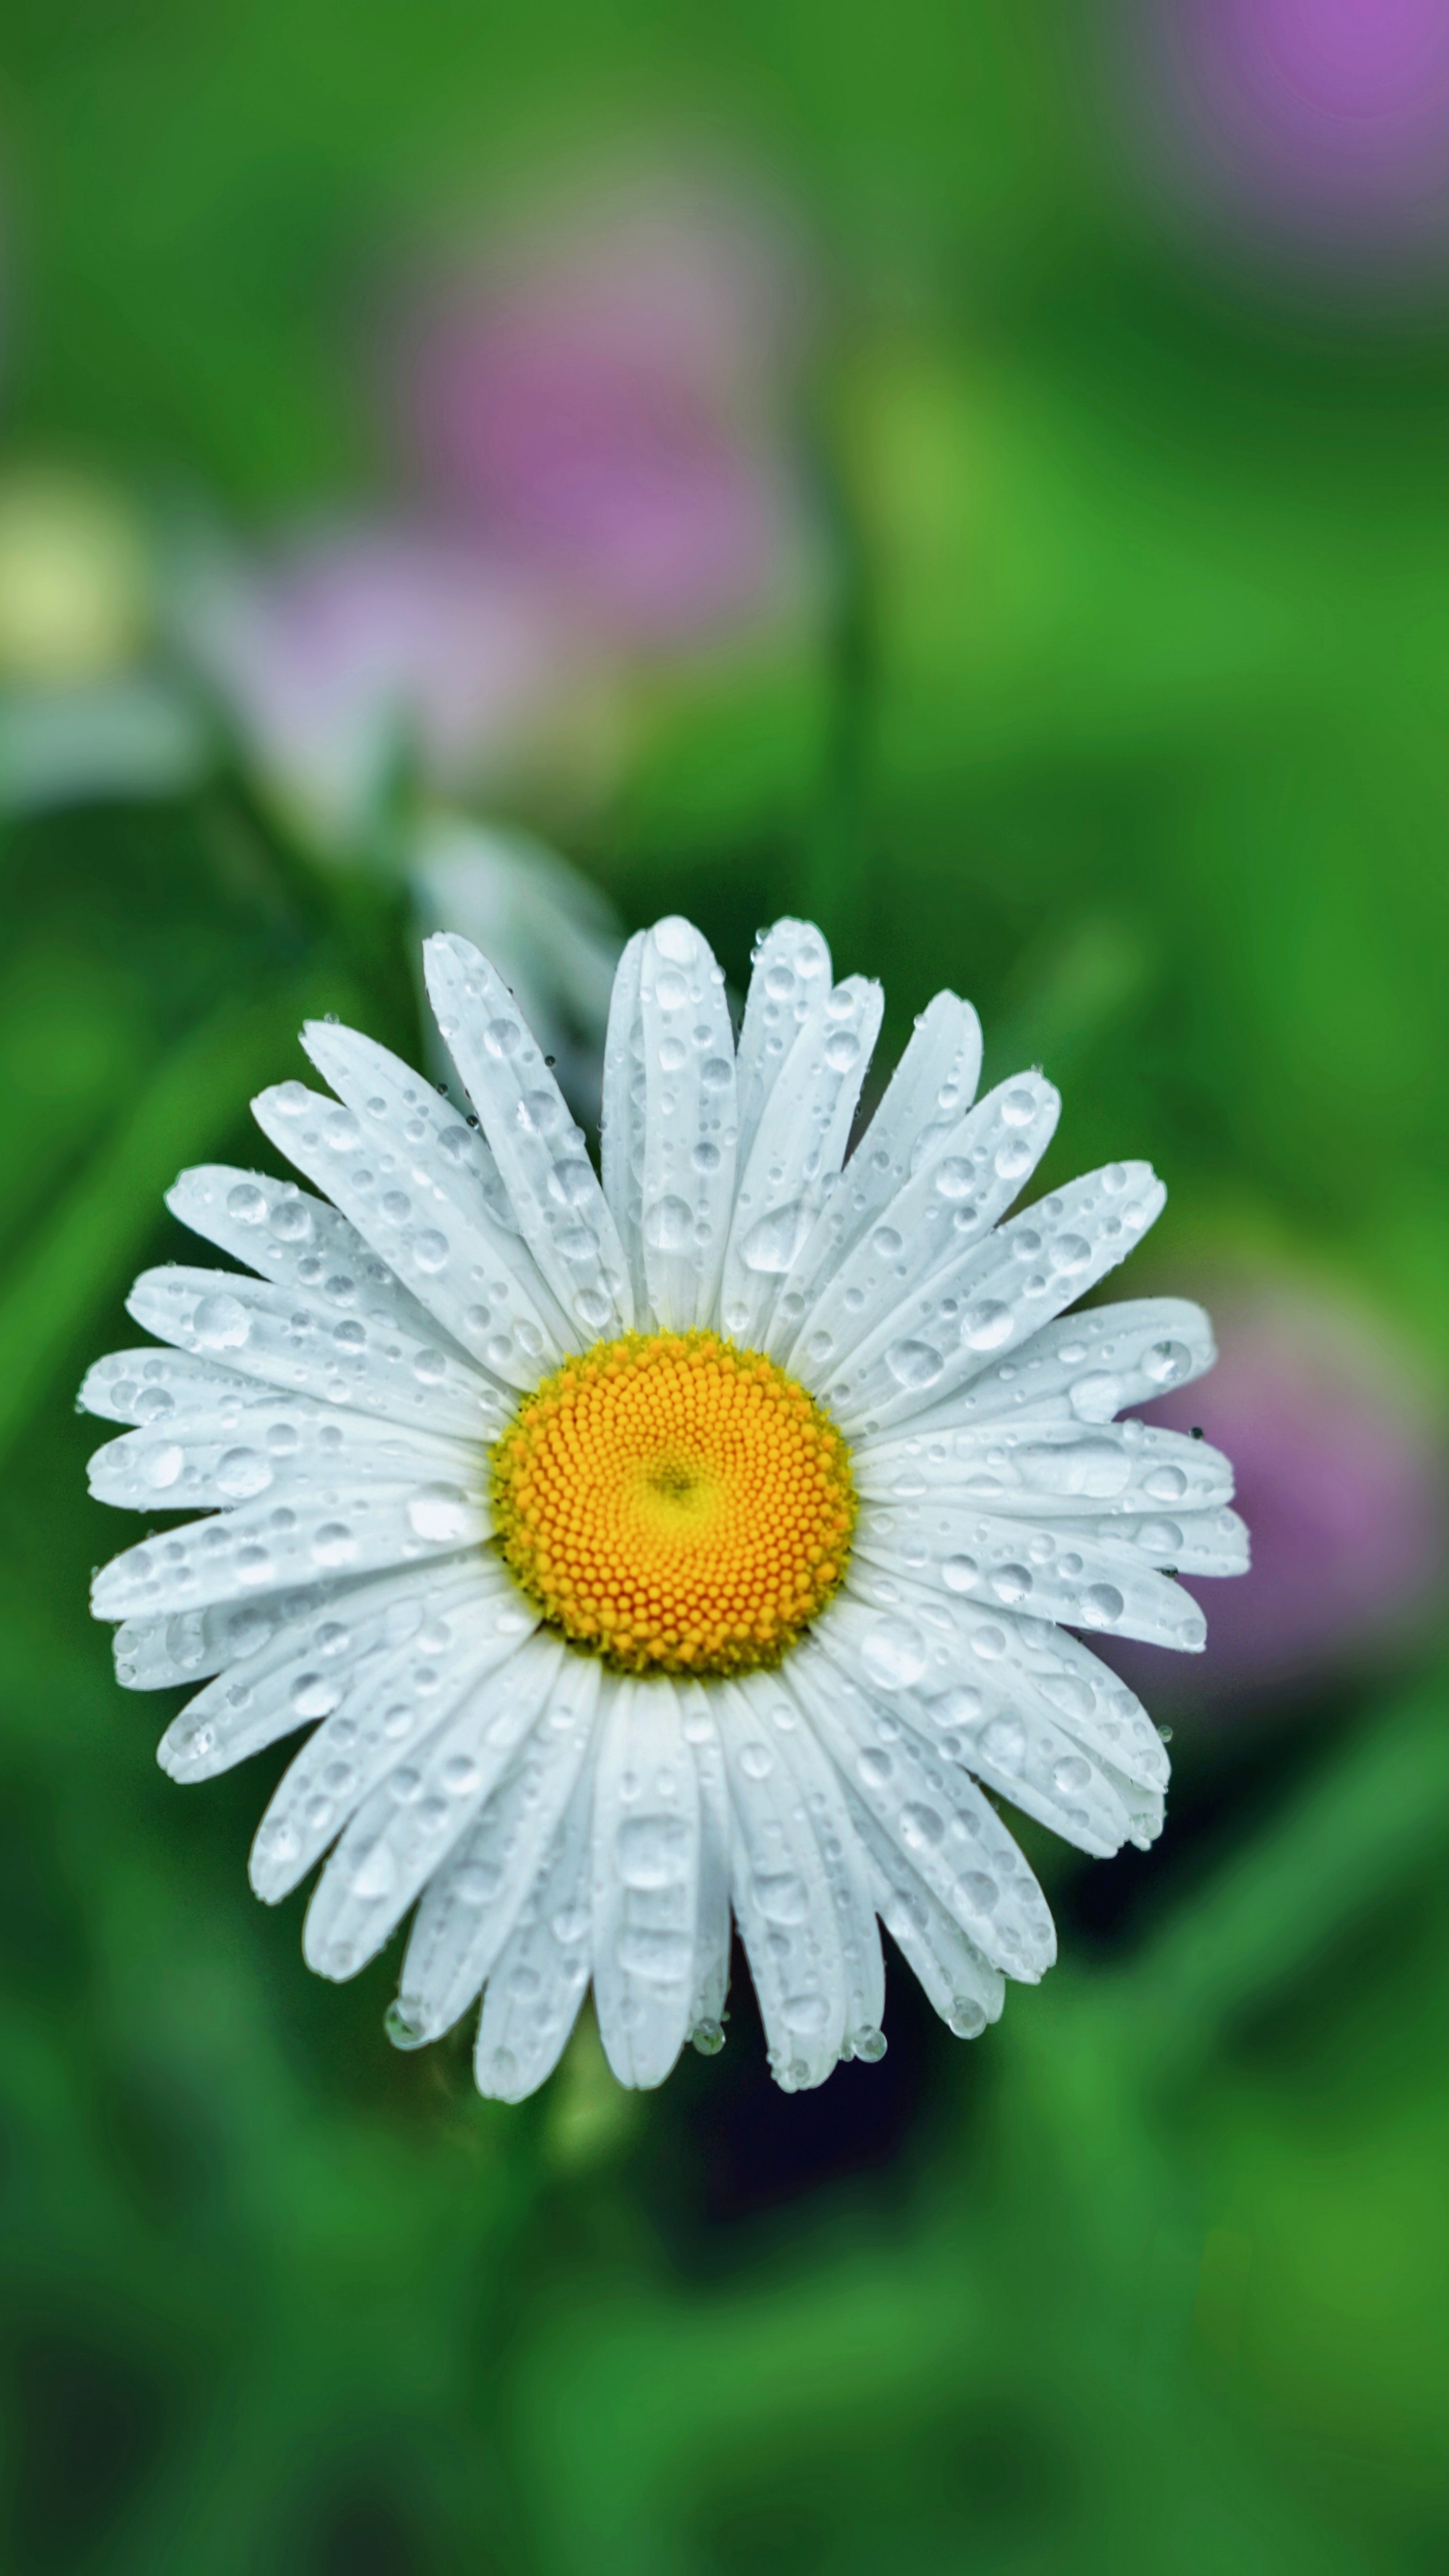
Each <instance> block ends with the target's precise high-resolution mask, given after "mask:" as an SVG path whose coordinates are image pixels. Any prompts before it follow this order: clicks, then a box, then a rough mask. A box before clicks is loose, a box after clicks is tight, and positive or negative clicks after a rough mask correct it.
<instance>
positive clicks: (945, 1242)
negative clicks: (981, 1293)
mask: <svg viewBox="0 0 1449 2576" xmlns="http://www.w3.org/2000/svg"><path fill="white" fill-rule="evenodd" d="M1060 1109H1061V1102H1060V1099H1059V1098H1058V1095H1057V1093H1056V1092H1055V1091H1054V1090H1053V1089H1052V1086H1051V1084H1050V1083H1049V1082H1043V1080H1042V1078H1041V1075H1040V1074H1039V1073H1025V1074H1018V1075H1016V1076H1015V1077H1014V1078H1013V1080H1012V1081H1010V1082H1003V1083H1001V1084H999V1085H998V1086H997V1088H996V1090H995V1091H992V1092H988V1094H987V1096H986V1098H985V1099H984V1100H983V1101H981V1102H980V1103H979V1104H978V1105H977V1107H976V1108H975V1109H973V1110H971V1111H970V1112H969V1114H968V1115H967V1116H966V1117H964V1118H963V1119H961V1120H960V1121H959V1122H958V1123H957V1124H956V1125H955V1126H953V1127H949V1128H947V1130H946V1132H945V1134H944V1135H940V1134H936V1133H934V1132H933V1134H932V1137H931V1142H930V1145H929V1148H928V1150H926V1151H925V1152H923V1153H922V1154H921V1155H920V1157H919V1159H918V1160H917V1161H916V1163H915V1165H914V1168H913V1170H912V1172H911V1174H910V1175H909V1177H908V1178H907V1179H906V1180H905V1182H904V1183H903V1185H902V1187H901V1188H900V1189H899V1190H898V1191H897V1193H896V1195H895V1197H894V1198H893V1199H892V1200H891V1201H890V1203H889V1205H888V1206H887V1207H886V1208H885V1209H884V1210H883V1212H882V1214H881V1217H880V1220H879V1222H878V1223H876V1224H875V1225H873V1226H872V1227H871V1229H870V1231H869V1233H868V1234H866V1235H865V1236H864V1237H863V1238H862V1239H861V1240H860V1241H859V1242H858V1243H856V1244H855V1245H854V1247H853V1248H852V1250H851V1251H850V1252H849V1253H848V1254H847V1255H846V1257H845V1259H844V1260H843V1261H842V1262H841V1264H840V1267H839V1269H838V1270H837V1271H836V1272H835V1274H834V1276H833V1277H832V1278H831V1279H829V1280H828V1281H827V1282H826V1284H825V1286H824V1287H823V1288H822V1289H821V1291H820V1293H819V1294H818V1296H816V1297H814V1298H813V1299H812V1300H811V1301H810V1303H809V1305H808V1307H807V1309H806V1311H805V1313H804V1315H803V1317H802V1318H801V1320H800V1322H799V1324H798V1326H797V1328H796V1331H795V1333H794V1334H793V1335H792V1336H790V1337H789V1339H787V1340H785V1341H783V1342H781V1341H780V1339H779V1334H778V1330H777V1334H776V1337H775V1338H776V1342H777V1344H778V1348H779V1355H780V1356H781V1357H782V1358H784V1359H785V1361H786V1365H787V1366H788V1367H790V1368H792V1369H794V1370H795V1371H796V1372H797V1373H798V1374H799V1375H801V1376H802V1377H804V1378H805V1381H806V1383H807V1385H810V1386H812V1387H815V1386H822V1385H825V1384H826V1383H827V1382H828V1381H829V1379H830V1378H831V1377H833V1376H834V1375H836V1374H838V1372H839V1370H840V1368H841V1366H842V1365H843V1364H844V1363H845V1362H847V1361H848V1360H849V1358H850V1355H851V1353H852V1352H853V1351H856V1350H858V1349H859V1348H860V1346H861V1344H862V1343H863V1342H864V1341H866V1340H867V1339H868V1337H869V1335H870V1334H871V1333H873V1332H874V1331H875V1329H876V1327H877V1325H879V1324H880V1323H882V1322H883V1321H884V1320H885V1319H886V1318H887V1317H889V1316H891V1315H894V1314H896V1313H898V1312H899V1311H900V1309H901V1308H902V1307H903V1306H905V1305H906V1304H907V1303H908V1302H909V1300H910V1299H912V1298H913V1297H915V1296H917V1295H918V1294H919V1292H920V1291H921V1289H922V1288H923V1287H924V1286H925V1285H926V1283H927V1281H928V1280H932V1279H934V1278H935V1277H936V1276H937V1275H938V1273H940V1272H941V1271H943V1270H946V1269H948V1268H951V1267H958V1266H959V1265H960V1263H961V1261H962V1258H963V1256H964V1255H965V1253H966V1252H967V1251H969V1249H970V1247H971V1246H972V1245H973V1244H976V1243H980V1242H981V1241H982V1239H983V1238H984V1237H985V1236H986V1235H987V1234H989V1232H990V1230H991V1228H992V1227H993V1226H994V1225H996V1224H997V1223H998V1222H999V1220H1000V1219H1001V1218H1002V1217H1003V1216H1004V1215H1005V1213H1006V1211H1007V1209H1008V1208H1009V1207H1010V1205H1011V1203H1012V1201H1013V1199H1015V1198H1017V1197H1018V1196H1019V1195H1020V1192H1021V1190H1022V1187H1023V1185H1024V1183H1025V1181H1026V1179H1027V1177H1028V1175H1029V1174H1030V1173H1031V1172H1033V1171H1034V1170H1035V1168H1036V1166H1037V1164H1038V1162H1039V1161H1040V1160H1041V1157H1042V1155H1043V1154H1044V1153H1045V1152H1046V1149H1047V1146H1048V1145H1049V1144H1050V1142H1051V1139H1052V1134H1053V1131H1054V1129H1055V1127H1056V1123H1057V1118H1058V1115H1059V1113H1060ZM795 1285H796V1283H795V1281H794V1280H793V1279H792V1280H791V1282H790V1286H791V1289H792V1291H793V1290H794V1288H795Z"/></svg>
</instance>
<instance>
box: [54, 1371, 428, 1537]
mask: <svg viewBox="0 0 1449 2576" xmlns="http://www.w3.org/2000/svg"><path fill="white" fill-rule="evenodd" d="M232 1384H233V1386H234V1387H236V1388H237V1389H238V1390H240V1391H241V1392H242V1393H243V1395H244V1398H245V1400H244V1401H243V1402H242V1403H240V1404H236V1403H232V1404H227V1405H225V1406H223V1407H221V1408H220V1409H218V1410H215V1411H213V1412H211V1413H210V1414H209V1415H208V1414H205V1413H195V1414H192V1415H191V1416H190V1417H189V1418H188V1419H187V1421H186V1423H185V1425H184V1427H183V1428H182V1429H180V1430H177V1429H173V1427H172V1426H171V1425H170V1424H169V1423H167V1424H164V1425H163V1427H162V1428H161V1429H160V1430H157V1431H128V1432H126V1433H125V1435H124V1436H123V1437H122V1438H121V1439H119V1440H108V1441H107V1443H106V1445H105V1447H104V1448H103V1449H98V1450H97V1451H96V1452H95V1455H94V1456H93V1457H92V1459H91V1460H90V1465H89V1477H90V1489H91V1492H92V1493H93V1494H94V1496H95V1498H96V1500H97V1502H100V1503H115V1504H117V1505H121V1506H126V1507H129V1508H130V1509H131V1510H133V1511H157V1510H161V1511H168V1512H172V1511H208V1510H219V1511H220V1510H225V1509H226V1508H227V1507H228V1505H230V1504H233V1503H237V1502H242V1501H246V1502H252V1501H255V1500H256V1499H257V1497H258V1496H259V1495H262V1494H266V1495H268V1496H269V1497H270V1499H271V1501H272V1502H273V1503H274V1504H276V1503H281V1502H285V1501H292V1500H295V1498H296V1496H297V1495H298V1493H299V1492H300V1493H303V1494H305V1493H306V1492H307V1490H308V1489H309V1488H310V1487H311V1485H312V1484H313V1483H314V1482H315V1481H316V1480H317V1479H318V1478H320V1477H326V1476H332V1477H338V1476H342V1475H345V1476H347V1478H348V1479H349V1480H351V1481H355V1482H356V1483H358V1484H388V1485H397V1484H401V1483H404V1482H407V1483H410V1484H424V1483H437V1482H438V1481H439V1479H442V1480H444V1481H451V1482H453V1483H455V1484H461V1483H463V1482H464V1481H465V1480H471V1479H473V1478H474V1477H475V1475H476V1471H477V1465H478V1448H477V1443H476V1441H472V1442H470V1441H463V1440H445V1439H443V1438H441V1437H440V1436H439V1435H438V1434H436V1433H432V1434H429V1433H427V1432H424V1431H419V1430H417V1429H415V1428H414V1427H413V1426H412V1425H411V1424H408V1425H406V1426H404V1425H402V1424H400V1423H386V1422H377V1421H373V1420H370V1419H369V1417H368V1416H367V1415H366V1414H360V1413H342V1412H339V1411H338V1410H337V1408H336V1407H335V1406H333V1405H330V1404H329V1405H323V1404H318V1403H317V1402H316V1401H315V1400H314V1399H306V1398H303V1399H300V1400H299V1399H298V1398H297V1397H295V1396H285V1395H276V1394H268V1393H266V1392H264V1391H260V1392H259V1391H258V1389H257V1388H256V1387H255V1386H248V1385H247V1383H246V1380H245V1379H240V1378H234V1379H233V1380H232Z"/></svg>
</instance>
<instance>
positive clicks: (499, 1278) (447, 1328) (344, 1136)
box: [254, 1027, 574, 1387]
mask: <svg viewBox="0 0 1449 2576" xmlns="http://www.w3.org/2000/svg"><path fill="white" fill-rule="evenodd" d="M308 1039H309V1043H310V1044H311V1046H312V1050H313V1052H314V1054H315V1055H316V1056H318V1057H319V1058H320V1059H321V1060H322V1062H323V1064H324V1066H325V1069H326V1070H327V1072H328V1077H329V1079H330V1080H331V1081H332V1082H333V1083H334V1085H336V1086H337V1087H339V1088H345V1089H346V1091H348V1092H349V1093H350V1094H351V1095H352V1098H351V1101H350V1102H343V1103H338V1102H336V1101H329V1100H328V1099H326V1098H325V1096H324V1095H322V1094H321V1093H318V1092H313V1091H309V1090H308V1089H307V1086H306V1084H305V1083H301V1082H288V1083H282V1084H281V1085H280V1086H279V1087H278V1088H277V1089H276V1090H273V1091H266V1092H263V1093H262V1095H261V1097H260V1098H259V1099H258V1100H257V1101H256V1103H255V1104H254V1107H255V1114H256V1117H257V1120H258V1122H259V1124H260V1125H261V1127H262V1128H263V1130H264V1131H265V1133H266V1134H267V1135H269V1136H270V1137H271V1139H272V1141H273V1143H274V1144H275V1145H277V1146H278V1147H279V1149H280V1150H281V1151H282V1152H283V1153H285V1154H286V1155H287V1156H288V1157H289V1159H290V1160H291V1161H292V1162H294V1163H296V1164H297V1166H298V1167H299V1169H300V1170H302V1171H304V1172H305V1173H306V1174H307V1175H308V1177H309V1179H311V1180H314V1181H315V1182H316V1183H317V1185H318V1186H319V1188H321V1189H324V1190H326V1192H327V1194H328V1196H329V1198H331V1199H334V1200H335V1201H336V1203H337V1205H338V1207H339V1208H340V1209H342V1210H343V1212H344V1213H345V1214H346V1216H347V1217H348V1218H349V1219H350V1220H351V1222H352V1223H353V1224H354V1225H355V1226H356V1228H357V1229H358V1231H359V1233H360V1234H361V1235H363V1236H364V1237H365V1239H366V1241H367V1242H368V1243H369V1245H371V1246H372V1247H373V1248H374V1250H375V1252H376V1253H377V1255H378V1256H379V1257H380V1258H381V1259H382V1260H383V1261H384V1262H385V1264H386V1265H387V1267H388V1268H389V1270H390V1271H391V1273H392V1274H393V1275H394V1276H395V1277H396V1278H397V1279H399V1280H400V1281H401V1282H402V1283H403V1284H404V1286H406V1287H407V1288H409V1289H410V1290H411V1292H412V1294H413V1295H414V1297H415V1298H416V1300H417V1302H418V1304H419V1305H420V1306H421V1307H422V1308H423V1309H424V1310H425V1311H426V1313H427V1314H428V1316H429V1317H430V1318H431V1319H432V1330H433V1332H434V1334H436V1332H437V1329H438V1327H439V1326H441V1327H442V1328H443V1330H444V1332H445V1333H446V1334H447V1335H448V1337H449V1338H450V1340H451V1341H452V1342H454V1343H456V1344H457V1346H458V1347H459V1348H460V1349H462V1350H464V1351H466V1352H468V1354H469V1355H470V1357H471V1358H472V1359H473V1360H474V1361H475V1362H477V1363H479V1364H480V1365H481V1366H482V1367H483V1368H484V1369H486V1370H487V1371H488V1372H489V1373H490V1374H491V1375H492V1376H493V1377H495V1378H497V1379H498V1380H499V1381H501V1382H502V1383H503V1384H505V1385H509V1386H515V1387H522V1386H526V1385H530V1384H532V1383H533V1381H534V1380H535V1379H536V1378H537V1376H538V1375H539V1373H540V1371H541V1370H542V1369H543V1368H544V1367H546V1366H552V1365H553V1364H554V1363H555V1361H556V1358H557V1357H558V1355H560V1354H561V1352H562V1351H563V1350H564V1349H566V1348H567V1347H568V1344H569V1341H570V1339H571V1337H572V1335H573V1332H574V1326H573V1324H572V1322H571V1320H570V1319H569V1317H568V1316H567V1314H566V1313H565V1312H564V1311H562V1310H561V1309H560V1307H559V1305H558V1303H557V1301H556V1300H555V1299H554V1298H553V1297H551V1296H550V1295H549V1293H548V1290H547V1288H546V1287H545V1285H544V1283H543V1281H542V1280H541V1279H540V1277H539V1275H538V1270H537V1265H536V1264H535V1262H534V1260H533V1258H532V1255H531V1253H530V1252H529V1249H528V1247H527V1245H526V1244H524V1243H523V1242H522V1241H521V1239H520V1237H519V1234H518V1231H517V1228H516V1226H515V1224H514V1222H513V1217H512V1212H511V1210H510V1209H509V1206H508V1201H507V1197H506V1194H505V1193H504V1191H503V1189H502V1186H501V1183H500V1181H499V1178H498V1173H497V1168H496V1165H495V1164H494V1162H493V1158H492V1156H491V1154H490V1153H489V1150H488V1147H487V1145H486V1143H485V1142H484V1140H483V1138H482V1137H481V1136H480V1135H479V1134H478V1132H477V1131H476V1129H474V1128H472V1127H469V1126H468V1125H467V1124H466V1123H465V1122H464V1120H463V1119H461V1118H460V1117H459V1116H458V1114H457V1112H456V1110H455V1109H453V1107H452V1106H451V1104H450V1103H449V1102H447V1101H445V1100H442V1099H440V1098H439V1097H438V1095H437V1093H435V1092H433V1091H432V1090H430V1089H429V1087H428V1085H427V1084H426V1083H425V1082H423V1081H422V1080H421V1079H420V1077H419V1076H417V1075H416V1074H410V1073H408V1072H407V1070H406V1068H405V1067H403V1066H401V1065H398V1064H396V1062H395V1060H394V1059H393V1058H392V1057H390V1056H388V1055H387V1054H386V1052H385V1050H384V1049H382V1048H380V1047H376V1048H375V1047H373V1046H372V1044H371V1042H370V1041H369V1040H366V1039H363V1038H360V1037H358V1036H357V1035H356V1034H355V1032H354V1031H352V1030H350V1029H340V1028H331V1027H324V1028H322V1029H321V1030H316V1029H313V1030H309V1031H308ZM379 1060H380V1061H379ZM505 1220H506V1221H505Z"/></svg>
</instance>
